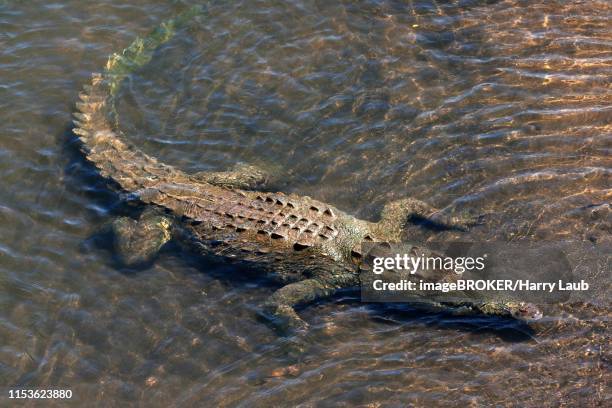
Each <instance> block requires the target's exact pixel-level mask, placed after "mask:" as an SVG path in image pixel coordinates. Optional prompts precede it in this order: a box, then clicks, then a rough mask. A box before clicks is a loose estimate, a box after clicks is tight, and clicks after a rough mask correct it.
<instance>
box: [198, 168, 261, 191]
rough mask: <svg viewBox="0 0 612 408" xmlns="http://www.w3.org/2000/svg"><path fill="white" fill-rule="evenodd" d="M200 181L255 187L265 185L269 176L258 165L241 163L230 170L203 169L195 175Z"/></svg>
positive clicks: (244, 187)
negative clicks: (209, 170) (211, 170)
mask: <svg viewBox="0 0 612 408" xmlns="http://www.w3.org/2000/svg"><path fill="white" fill-rule="evenodd" d="M193 177H194V178H196V179H197V180H199V181H205V182H207V183H210V184H214V185H216V186H220V187H230V188H240V189H245V190H249V189H255V188H257V187H262V186H264V185H265V184H266V183H267V182H268V180H269V176H268V174H267V172H265V171H264V170H262V169H261V168H259V167H257V166H253V165H250V164H245V163H239V164H237V165H236V166H234V168H233V169H232V170H230V171H214V172H208V171H201V172H198V173H195V174H194V175H193Z"/></svg>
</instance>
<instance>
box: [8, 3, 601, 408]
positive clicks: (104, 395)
mask: <svg viewBox="0 0 612 408" xmlns="http://www.w3.org/2000/svg"><path fill="white" fill-rule="evenodd" d="M534 3H535V2H528V1H518V0H507V1H476V0H473V1H470V0H464V1H450V2H447V1H433V0H430V1H426V0H423V1H386V0H380V1H363V2H361V1H360V2H351V1H341V2H321V1H298V0H294V1H288V2H276V1H271V0H261V1H257V2H247V1H223V2H222V1H218V2H209V3H207V8H208V12H207V13H206V15H205V16H202V17H199V18H198V19H197V20H196V21H194V23H193V24H191V25H190V26H189V28H188V29H187V30H185V31H184V32H182V33H181V35H179V36H178V37H177V38H175V39H173V40H172V41H170V42H169V43H167V44H165V45H164V46H162V47H160V49H159V50H158V51H157V52H156V55H155V58H154V59H153V60H152V61H151V63H149V64H147V65H146V66H145V67H143V68H142V69H141V70H139V71H138V72H137V73H136V74H134V75H132V76H130V78H129V79H128V80H127V82H126V83H125V84H124V86H123V88H122V91H121V93H120V95H119V99H118V107H119V109H118V112H119V117H118V119H119V122H120V126H121V129H122V130H123V131H124V132H125V133H126V134H127V135H128V136H129V138H130V140H131V141H132V142H133V143H135V144H136V145H138V146H141V147H142V149H143V150H145V151H146V152H147V153H148V154H151V155H153V156H156V157H159V158H160V159H162V160H163V161H165V162H168V163H170V164H172V165H175V166H177V167H179V168H181V169H184V170H186V171H193V172H195V171H202V170H221V169H225V168H228V167H230V166H232V165H234V164H235V163H237V162H247V163H255V164H258V165H262V166H264V167H266V166H268V167H270V168H274V169H275V173H276V174H278V176H277V178H276V179H275V183H276V185H277V186H278V188H280V189H282V190H283V191H286V192H295V193H299V194H303V195H310V196H312V197H315V198H317V199H320V200H323V201H326V202H329V203H330V204H333V205H335V206H337V207H338V208H341V209H343V210H345V211H347V212H349V213H352V214H355V215H357V216H359V217H361V218H365V219H370V220H376V219H377V217H378V214H379V211H380V209H381V208H382V206H383V205H384V204H385V203H386V202H388V201H389V200H393V199H398V198H402V197H405V196H412V197H415V198H418V199H421V200H424V201H426V202H428V203H430V204H432V205H434V206H436V207H438V208H444V209H445V210H446V211H449V212H464V213H471V214H479V215H480V214H482V215H484V221H485V223H484V224H483V225H480V226H477V227H475V228H474V229H473V230H471V231H470V232H468V233H460V232H457V231H445V232H439V231H433V230H428V229H426V228H423V226H417V225H415V226H409V227H408V228H407V230H406V235H407V237H409V238H411V239H413V240H422V241H440V240H450V239H460V240H461V239H466V240H486V241H512V242H520V241H544V240H552V241H555V240H568V239H572V240H580V241H586V242H588V243H589V245H592V246H594V247H596V248H597V249H598V251H599V253H603V254H606V253H608V254H609V246H610V244H611V240H610V232H611V222H612V221H611V214H610V206H609V203H610V196H611V190H610V186H611V185H610V172H611V164H612V163H611V161H610V145H611V141H612V92H611V90H610V80H611V78H612V30H611V28H610V27H611V26H612V7H611V6H610V4H609V3H608V2H606V1H597V0H595V1H560V0H559V1H545V2H541V4H534ZM192 4H193V2H187V1H176V2H171V3H169V2H162V1H159V2H156V1H144V0H143V1H136V2H130V3H129V5H128V4H126V3H125V2H120V1H99V2H96V3H95V4H90V2H82V1H61V2H53V1H51V2H49V1H28V2H19V1H10V0H8V1H3V2H0V73H1V74H0V112H2V118H3V120H2V122H0V220H1V221H2V222H0V340H1V342H0V344H1V349H0V384H2V385H3V386H5V387H8V388H11V389H14V388H22V389H42V388H59V389H71V390H72V392H73V397H72V399H71V401H70V402H71V403H73V404H74V405H83V404H87V405H98V406H108V405H110V404H116V405H119V404H125V403H130V402H136V401H139V400H140V401H142V404H143V405H144V404H146V405H151V406H168V405H172V404H176V405H180V404H187V403H189V404H195V405H200V406H278V405H281V406H282V405H297V404H304V405H305V406H311V405H319V404H323V405H346V406H355V405H357V406H405V405H407V404H414V405H417V406H425V405H428V406H431V405H446V406H459V405H461V406H463V405H466V404H473V405H480V404H500V405H519V406H558V405H560V404H561V405H563V404H565V405H569V406H585V405H586V406H605V405H609V404H610V395H611V394H610V380H611V375H610V372H611V371H610V363H611V358H612V355H611V354H610V350H609V344H610V336H611V332H610V319H609V316H610V294H609V286H610V283H609V282H610V278H611V276H610V260H609V257H603V258H601V259H600V260H598V262H599V264H597V266H596V267H592V266H591V265H592V264H589V263H586V264H588V265H589V267H581V265H582V263H581V260H580V253H579V252H580V250H579V248H581V246H580V245H577V246H576V251H574V253H572V252H571V251H570V253H569V255H568V257H569V259H570V262H573V263H572V265H573V266H574V267H575V270H574V273H575V275H576V276H582V275H584V277H586V278H588V280H589V281H590V282H597V283H598V285H596V288H595V289H596V290H593V292H592V296H591V297H590V298H588V301H587V302H581V303H570V304H548V305H544V306H543V307H544V311H545V317H544V318H543V319H542V320H540V321H538V322H536V323H534V324H532V325H531V326H527V325H524V324H521V323H518V322H516V321H511V320H504V319H497V318H485V317H481V316H465V317H453V316H449V315H446V314H443V313H426V312H423V311H421V310H418V309H415V308H413V307H411V306H410V305H405V304H387V305H384V304H368V303H362V302H360V297H359V292H358V291H347V292H343V293H341V294H339V295H338V296H335V297H334V298H332V299H330V300H326V301H321V302H317V303H315V304H313V305H310V306H309V307H306V308H304V309H303V310H300V314H301V315H302V316H303V317H304V319H305V320H307V321H308V322H309V324H310V325H311V329H310V331H309V332H308V333H307V334H306V335H305V336H303V337H300V338H298V339H294V338H283V337H281V336H279V335H278V334H277V333H275V332H274V330H272V328H271V327H269V326H268V325H266V324H265V323H263V322H262V321H261V319H260V318H259V317H258V315H257V311H258V307H259V306H260V305H261V303H262V302H263V301H264V299H265V298H266V297H267V296H269V294H270V293H272V291H273V290H274V289H275V288H276V287H277V286H275V285H274V284H273V283H272V282H269V281H267V280H265V279H262V278H261V277H260V276H258V275H257V274H256V273H254V271H249V270H243V269H238V268H236V267H232V266H229V265H226V264H224V263H223V262H222V261H219V262H216V263H211V261H210V260H206V261H205V262H204V261H202V260H201V259H198V258H195V257H193V256H192V255H190V254H187V253H185V252H182V251H181V249H180V248H177V247H174V246H170V247H168V248H167V249H165V250H164V251H163V253H162V254H161V255H160V257H159V258H158V259H157V261H156V262H155V263H154V264H153V265H151V266H149V267H147V268H144V269H138V270H132V269H127V268H123V267H121V266H119V265H117V264H116V262H114V260H113V253H112V251H111V250H110V248H109V245H108V237H107V236H105V235H104V234H103V233H101V232H100V231H102V230H103V229H104V226H105V225H106V224H107V223H108V222H109V221H110V220H112V219H113V217H116V216H120V215H133V214H134V209H133V208H131V207H130V206H128V205H125V204H124V203H122V202H121V200H120V196H119V195H117V194H115V193H114V192H113V191H112V190H111V189H109V188H108V186H107V185H106V184H105V183H104V182H103V181H102V180H101V179H99V178H98V177H97V175H96V174H95V173H94V172H92V170H91V168H90V167H88V166H87V165H86V164H85V163H84V162H83V160H82V157H81V156H80V155H79V153H78V151H77V149H76V146H75V143H74V138H73V136H72V134H71V128H72V127H71V112H72V111H73V110H74V103H75V101H76V99H77V94H78V92H79V90H80V88H81V87H82V85H83V84H85V83H86V82H87V80H88V78H89V76H90V74H91V72H95V71H99V70H100V69H101V68H102V67H103V66H104V64H105V62H106V59H107V57H108V55H109V54H110V53H112V52H115V51H118V50H121V49H123V48H124V47H125V46H127V45H128V44H129V43H130V42H131V41H132V40H133V39H134V38H135V37H136V36H138V35H141V36H142V35H144V34H146V33H147V32H148V31H149V30H150V29H152V28H153V27H155V26H157V25H158V24H159V23H161V22H162V21H164V20H166V19H168V18H170V17H171V16H174V15H176V14H177V13H179V12H181V11H183V10H185V9H186V8H187V7H189V6H191V5H192ZM606 248H608V249H606ZM8 388H3V390H6V389H8ZM7 396H8V393H7V392H6V391H3V395H2V398H7Z"/></svg>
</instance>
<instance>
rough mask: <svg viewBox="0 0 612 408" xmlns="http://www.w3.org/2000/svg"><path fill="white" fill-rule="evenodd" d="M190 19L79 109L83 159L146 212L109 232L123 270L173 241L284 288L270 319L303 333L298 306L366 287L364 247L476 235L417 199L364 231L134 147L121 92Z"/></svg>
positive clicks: (88, 89)
mask: <svg viewBox="0 0 612 408" xmlns="http://www.w3.org/2000/svg"><path fill="white" fill-rule="evenodd" d="M193 15H194V12H193V11H189V12H186V13H184V14H182V15H179V16H178V17H176V18H174V19H171V20H169V21H167V22H165V23H163V24H162V25H161V26H160V27H158V28H157V29H156V30H154V31H153V32H152V33H151V34H149V35H148V36H147V37H144V38H142V39H137V40H135V41H134V42H133V43H132V44H131V45H130V46H129V47H128V48H126V49H125V50H124V51H123V52H121V53H117V54H113V55H112V56H111V57H110V58H109V60H108V63H107V65H106V67H105V69H104V70H103V71H102V72H101V73H95V74H93V75H92V78H91V82H90V83H88V84H87V85H85V86H84V89H83V91H82V92H81V93H80V94H79V99H80V101H79V102H77V103H76V112H75V114H74V116H75V119H74V128H73V131H74V133H75V134H76V135H77V137H78V139H79V141H80V143H79V145H80V147H81V150H82V152H83V154H84V156H85V158H86V159H87V160H88V161H89V162H90V163H92V164H93V166H94V167H95V168H96V169H97V171H98V172H99V173H100V175H101V176H102V177H104V178H106V179H108V180H110V181H112V183H113V184H114V185H115V186H116V187H117V188H118V189H119V191H121V192H123V194H127V195H128V197H129V198H130V199H132V200H136V201H138V202H139V203H141V204H142V205H143V206H144V207H146V208H147V210H145V211H143V213H142V214H141V216H140V218H139V219H137V220H135V219H132V218H128V217H122V218H119V219H117V220H115V221H114V222H113V223H112V226H113V230H114V232H115V236H116V238H115V248H116V252H117V254H118V256H119V257H120V258H121V259H122V261H123V262H124V263H126V264H138V263H143V262H147V261H148V260H150V259H152V257H153V256H154V255H155V254H156V253H157V252H158V251H159V250H160V249H161V247H162V246H163V245H165V244H166V243H167V242H169V241H170V240H172V239H175V238H176V239H180V240H181V241H183V242H187V243H189V244H190V245H191V246H192V247H193V248H195V249H196V250H197V251H198V252H200V253H202V254H204V255H207V256H210V255H214V256H221V257H224V258H225V259H228V260H233V261H240V262H245V263H248V264H249V265H253V266H256V267H257V268H259V269H260V270H262V271H264V272H266V273H269V274H270V275H271V276H273V277H274V278H276V279H277V280H279V281H280V282H281V284H282V285H283V286H282V287H280V288H279V289H278V290H276V291H275V292H274V293H273V294H272V295H271V296H270V297H269V299H268V300H267V301H266V302H265V304H264V306H263V308H262V309H263V310H264V314H265V315H266V316H269V317H270V318H271V319H272V320H273V321H275V322H278V323H279V324H281V325H282V326H283V327H285V328H291V329H299V328H305V327H306V326H307V324H306V323H305V322H304V321H303V320H302V319H301V318H300V317H299V315H298V314H297V313H296V311H295V306H296V305H299V304H303V303H308V302H312V301H314V300H315V299H318V298H321V297H325V296H330V295H332V294H333V293H334V292H336V291H337V290H339V289H341V288H346V287H352V286H357V285H359V283H360V279H359V271H360V266H361V265H362V263H363V259H364V254H363V253H361V244H362V242H367V241H369V242H375V243H376V242H378V243H385V242H399V241H400V240H401V235H402V229H403V227H404V226H405V223H406V222H409V221H410V220H411V219H412V218H413V217H421V218H424V219H427V220H429V221H431V222H433V223H435V224H437V225H440V226H444V227H448V228H462V229H464V228H467V227H468V226H469V222H467V221H466V220H464V219H462V218H460V217H453V216H448V215H445V214H443V213H442V212H440V211H437V210H436V209H434V208H432V207H431V206H430V205H428V204H426V203H424V202H422V201H419V200H416V199H413V198H405V199H401V200H397V201H393V202H391V203H388V204H387V205H386V206H385V207H384V209H383V210H382V214H381V219H380V221H378V222H371V221H366V220H362V219H358V218H356V217H353V216H351V215H349V214H347V213H346V212H343V211H341V210H339V209H338V208H335V207H334V206H332V205H329V204H326V203H324V202H321V201H319V200H316V199H314V198H311V197H308V196H299V195H296V194H285V193H282V192H270V191H266V189H265V185H266V182H267V180H268V177H267V175H266V173H265V172H264V171H262V170H260V169H259V168H257V167H254V166H250V165H246V164H240V165H238V166H236V168H234V169H231V170H229V171H225V172H201V173H195V174H189V173H186V172H184V171H181V170H179V169H177V168H175V167H173V166H171V165H168V164H165V163H162V162H160V161H159V160H158V159H156V158H155V157H152V156H150V155H148V154H146V153H144V152H143V151H142V150H140V149H138V148H137V147H136V146H134V145H133V144H131V143H130V142H129V141H128V139H127V138H126V137H125V136H124V135H123V133H122V132H121V130H120V129H119V125H118V119H117V117H118V115H117V113H116V109H115V97H116V95H117V92H118V90H119V89H120V86H121V83H122V81H123V80H124V79H125V78H126V77H127V76H128V75H129V74H130V73H132V72H134V70H135V69H137V68H138V67H141V66H143V65H145V64H146V63H147V62H148V61H150V59H151V58H152V55H153V52H154V51H155V50H156V49H157V48H158V47H159V46H160V45H161V44H164V43H165V42H167V41H168V40H170V39H171V38H172V36H173V35H174V33H175V32H176V31H177V30H178V29H179V28H180V27H181V26H182V25H184V24H185V22H186V21H188V20H189V19H190V18H191V17H192V16H193ZM465 306H466V305H465V304H462V305H461V307H462V308H465ZM469 308H470V309H471V310H473V311H475V312H479V313H486V314H492V315H503V316H511V317H514V318H518V319H523V320H530V319H533V318H537V317H538V316H540V315H541V313H540V312H539V310H537V308H536V307H535V306H534V305H531V304H525V303H522V302H510V301H507V302H497V301H496V302H492V301H482V302H479V301H475V302H472V303H470V304H469Z"/></svg>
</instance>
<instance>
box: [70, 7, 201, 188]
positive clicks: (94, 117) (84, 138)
mask: <svg viewBox="0 0 612 408" xmlns="http://www.w3.org/2000/svg"><path fill="white" fill-rule="evenodd" d="M200 13H202V9H201V8H199V7H195V8H192V9H189V10H188V11H186V12H184V13H182V14H179V15H178V16H177V17H176V18H174V19H171V20H168V21H166V22H164V23H162V24H161V25H160V26H159V27H158V28H157V29H155V30H154V31H153V32H151V33H150V34H149V35H148V36H146V37H145V38H142V39H140V38H139V39H136V40H135V41H134V42H133V43H132V44H130V46H128V47H127V48H126V49H125V50H123V51H122V52H121V53H117V54H113V55H111V56H110V58H109V59H108V63H107V64H106V67H105V69H104V71H103V72H102V73H96V74H93V75H92V79H91V83H90V84H88V85H85V87H84V90H83V92H81V93H80V94H79V98H80V102H78V103H77V104H76V108H77V111H76V112H75V113H74V117H75V119H74V125H75V128H74V129H73V132H74V133H75V134H76V135H77V136H78V138H79V139H80V141H81V142H82V150H83V152H84V154H85V156H86V158H87V159H88V160H89V161H90V162H92V163H93V164H94V165H95V166H96V168H97V169H98V170H99V171H100V173H101V174H102V176H104V177H107V178H110V179H112V180H114V181H115V182H117V183H118V184H119V186H120V187H121V188H122V189H124V190H126V191H129V192H135V191H138V190H141V189H144V188H147V187H150V186H152V185H154V184H157V183H159V182H160V181H161V182H163V180H164V179H166V178H168V177H169V176H170V175H173V176H175V177H176V176H177V175H179V174H180V173H181V172H180V171H178V170H176V169H174V168H173V167H172V166H169V165H166V164H163V163H161V162H159V161H158V160H157V159H155V158H154V157H151V156H148V155H147V154H145V153H144V152H142V151H141V150H139V149H138V148H136V147H135V146H133V145H132V144H131V143H129V142H128V141H127V139H126V138H125V137H124V136H123V134H122V133H121V131H120V130H119V129H118V126H117V114H116V111H115V95H116V94H117V92H118V90H119V88H120V86H121V84H122V82H123V80H124V79H125V78H126V77H127V76H128V75H130V74H131V73H133V72H134V71H135V70H136V69H138V68H139V67H141V66H143V65H145V64H146V63H148V62H149V61H150V60H151V58H152V56H153V53H154V51H155V50H156V49H157V48H158V47H159V46H160V45H162V44H164V43H165V42H167V41H169V40H170V39H171V38H172V37H173V36H174V34H175V33H176V31H177V30H178V29H180V28H181V27H182V26H183V25H185V23H187V22H188V21H189V20H190V19H191V18H192V17H193V16H195V15H197V14H200Z"/></svg>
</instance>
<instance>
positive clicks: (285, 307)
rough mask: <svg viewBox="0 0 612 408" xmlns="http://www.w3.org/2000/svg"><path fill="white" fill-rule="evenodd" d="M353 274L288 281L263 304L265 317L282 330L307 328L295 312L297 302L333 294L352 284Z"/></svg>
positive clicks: (306, 301) (306, 324)
mask: <svg viewBox="0 0 612 408" xmlns="http://www.w3.org/2000/svg"><path fill="white" fill-rule="evenodd" d="M354 279H355V277H354V276H352V275H351V276H349V275H346V276H344V275H341V276H340V275H339V276H333V275H330V276H326V277H325V278H312V279H305V280H303V281H299V282H295V283H290V284H288V285H286V286H283V287H282V288H280V289H278V290H277V291H276V292H274V293H273V294H272V296H270V297H269V298H268V300H267V301H266V302H265V304H264V312H265V313H266V317H270V318H272V320H273V323H274V324H275V325H276V326H277V327H279V328H280V329H281V330H282V331H284V332H294V331H299V330H305V329H306V328H308V323H306V322H305V321H304V320H302V318H301V317H300V316H298V314H297V313H296V312H295V309H294V307H295V306H296V305H298V304H303V303H308V302H312V301H314V300H317V299H320V298H323V297H328V296H331V295H333V294H334V293H335V292H336V291H337V290H338V289H341V288H343V287H347V286H350V285H351V284H354V282H353V280H354Z"/></svg>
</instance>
